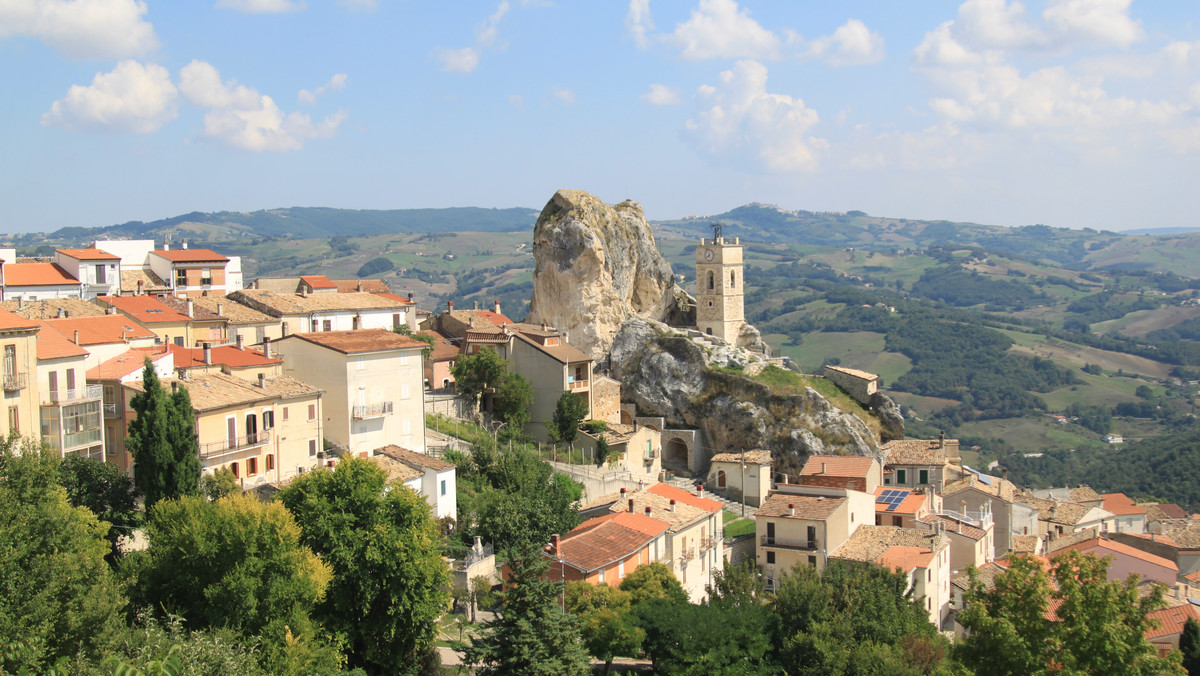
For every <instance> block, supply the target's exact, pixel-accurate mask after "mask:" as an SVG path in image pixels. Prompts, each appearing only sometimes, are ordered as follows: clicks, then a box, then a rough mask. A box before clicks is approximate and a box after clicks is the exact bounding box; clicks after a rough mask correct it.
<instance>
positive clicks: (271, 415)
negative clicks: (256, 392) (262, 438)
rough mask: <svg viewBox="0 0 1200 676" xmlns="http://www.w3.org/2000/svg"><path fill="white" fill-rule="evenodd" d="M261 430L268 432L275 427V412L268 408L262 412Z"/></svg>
mask: <svg viewBox="0 0 1200 676" xmlns="http://www.w3.org/2000/svg"><path fill="white" fill-rule="evenodd" d="M262 421H263V429H264V430H269V429H271V428H273V427H275V411H272V410H271V409H269V408H264V409H263V412H262Z"/></svg>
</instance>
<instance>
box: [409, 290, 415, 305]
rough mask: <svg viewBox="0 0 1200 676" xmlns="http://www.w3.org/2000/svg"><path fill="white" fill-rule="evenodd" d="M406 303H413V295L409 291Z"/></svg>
mask: <svg viewBox="0 0 1200 676" xmlns="http://www.w3.org/2000/svg"><path fill="white" fill-rule="evenodd" d="M408 302H410V303H412V302H414V301H413V294H412V291H409V292H408Z"/></svg>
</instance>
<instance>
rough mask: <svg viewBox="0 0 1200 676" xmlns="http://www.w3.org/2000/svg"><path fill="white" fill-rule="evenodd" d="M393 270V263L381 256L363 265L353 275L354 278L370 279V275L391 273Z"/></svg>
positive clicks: (394, 265)
mask: <svg viewBox="0 0 1200 676" xmlns="http://www.w3.org/2000/svg"><path fill="white" fill-rule="evenodd" d="M395 269H396V264H395V263H393V262H392V261H390V260H388V259H387V258H384V257H383V256H376V257H375V258H372V259H371V260H369V261H367V262H366V263H363V265H362V267H361V268H359V269H358V272H356V273H354V274H355V276H357V277H359V278H362V277H370V276H371V275H381V274H383V273H385V272H391V271H392V270H395Z"/></svg>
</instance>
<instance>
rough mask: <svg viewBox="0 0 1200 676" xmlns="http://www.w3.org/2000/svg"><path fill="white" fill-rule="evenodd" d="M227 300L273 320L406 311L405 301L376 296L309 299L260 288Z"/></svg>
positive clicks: (315, 296) (323, 295)
mask: <svg viewBox="0 0 1200 676" xmlns="http://www.w3.org/2000/svg"><path fill="white" fill-rule="evenodd" d="M226 298H229V299H232V300H236V301H237V302H239V303H246V304H247V305H249V306H250V307H252V308H254V309H256V310H259V311H260V312H265V313H267V314H269V315H272V316H276V317H282V316H283V315H295V314H308V313H310V312H322V311H337V310H391V309H401V308H405V307H408V305H409V304H408V301H404V302H400V301H395V300H392V299H390V298H384V297H383V296H381V295H380V294H377V293H357V292H356V293H317V294H313V295H311V296H301V295H298V294H292V293H275V292H273V291H263V290H261V289H242V290H240V291H235V292H233V293H231V294H229V295H228V296H226Z"/></svg>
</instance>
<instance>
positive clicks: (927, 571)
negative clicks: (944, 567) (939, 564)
mask: <svg viewBox="0 0 1200 676" xmlns="http://www.w3.org/2000/svg"><path fill="white" fill-rule="evenodd" d="M925 581H926V582H932V581H933V569H932V568H926V569H925Z"/></svg>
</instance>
